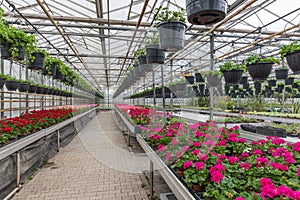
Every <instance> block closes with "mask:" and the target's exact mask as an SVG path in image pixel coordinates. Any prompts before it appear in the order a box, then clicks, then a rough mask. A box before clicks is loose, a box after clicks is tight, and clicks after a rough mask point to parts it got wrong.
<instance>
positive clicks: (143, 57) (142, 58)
mask: <svg viewBox="0 0 300 200" xmlns="http://www.w3.org/2000/svg"><path fill="white" fill-rule="evenodd" d="M138 59H139V65H145V64H147V58H146V56H140V57H139V58H138Z"/></svg>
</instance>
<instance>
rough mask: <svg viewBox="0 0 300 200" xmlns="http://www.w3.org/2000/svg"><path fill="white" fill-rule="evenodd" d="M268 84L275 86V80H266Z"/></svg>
mask: <svg viewBox="0 0 300 200" xmlns="http://www.w3.org/2000/svg"><path fill="white" fill-rule="evenodd" d="M268 85H269V86H270V87H273V86H276V80H268Z"/></svg>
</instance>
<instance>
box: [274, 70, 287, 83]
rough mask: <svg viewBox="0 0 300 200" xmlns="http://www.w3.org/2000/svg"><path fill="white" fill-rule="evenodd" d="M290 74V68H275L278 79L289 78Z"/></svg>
mask: <svg viewBox="0 0 300 200" xmlns="http://www.w3.org/2000/svg"><path fill="white" fill-rule="evenodd" d="M288 75H289V70H288V69H275V76H276V79H278V80H281V79H282V80H284V79H287V77H288Z"/></svg>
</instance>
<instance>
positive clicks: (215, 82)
mask: <svg viewBox="0 0 300 200" xmlns="http://www.w3.org/2000/svg"><path fill="white" fill-rule="evenodd" d="M221 80H222V77H220V76H218V75H212V76H206V82H207V84H208V86H209V87H218V86H219V85H220V84H221Z"/></svg>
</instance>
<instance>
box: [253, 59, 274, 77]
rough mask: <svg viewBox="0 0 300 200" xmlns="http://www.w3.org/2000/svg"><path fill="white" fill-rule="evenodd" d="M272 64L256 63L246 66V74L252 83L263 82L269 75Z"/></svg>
mask: <svg viewBox="0 0 300 200" xmlns="http://www.w3.org/2000/svg"><path fill="white" fill-rule="evenodd" d="M273 64H274V63H272V62H258V63H253V64H250V65H248V66H247V67H248V72H249V74H250V76H251V77H252V79H253V81H265V80H267V78H268V76H269V75H270V73H271V70H272V66H273Z"/></svg>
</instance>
